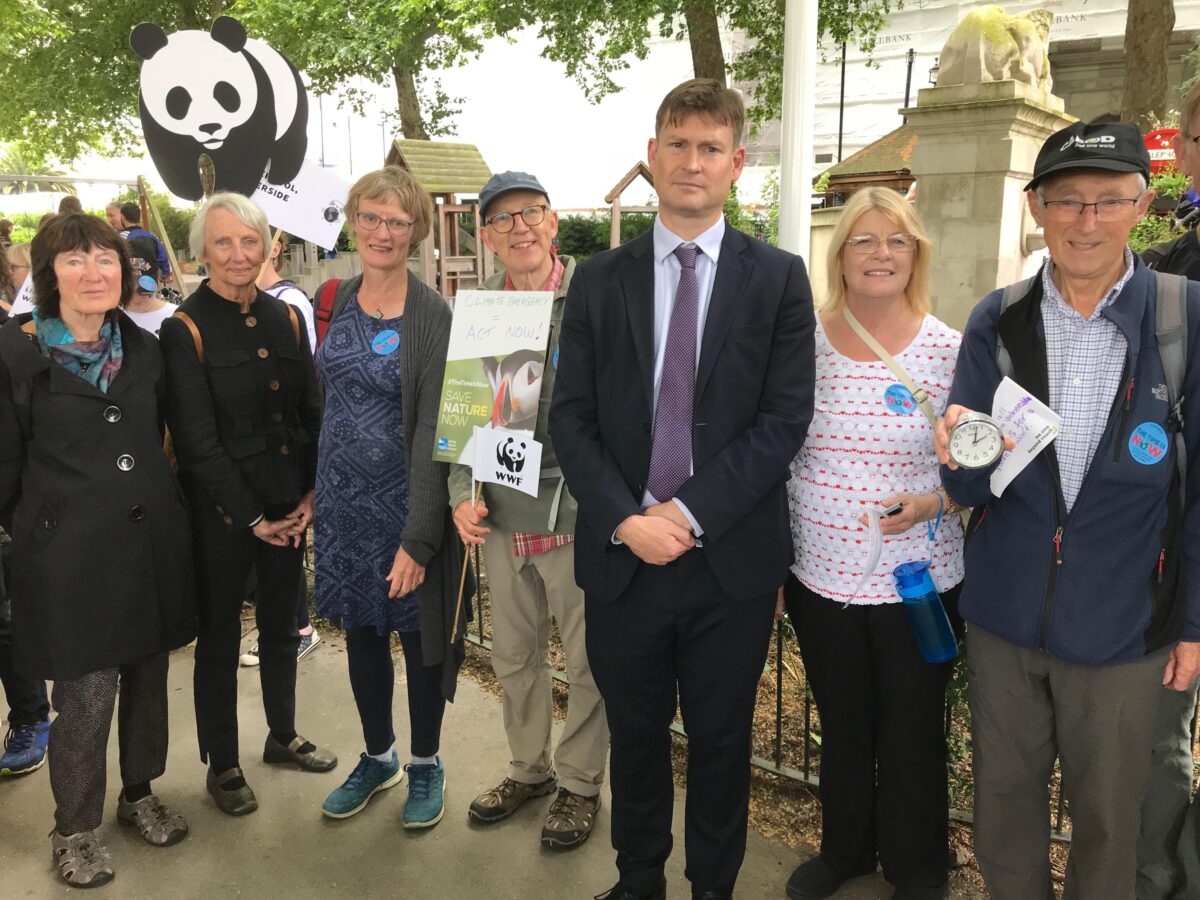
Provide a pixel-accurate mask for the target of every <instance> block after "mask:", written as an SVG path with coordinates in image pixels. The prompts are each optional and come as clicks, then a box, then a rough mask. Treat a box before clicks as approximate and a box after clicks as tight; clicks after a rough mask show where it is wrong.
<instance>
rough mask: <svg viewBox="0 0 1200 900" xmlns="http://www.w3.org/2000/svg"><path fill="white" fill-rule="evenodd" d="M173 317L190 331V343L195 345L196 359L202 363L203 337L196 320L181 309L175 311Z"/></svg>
mask: <svg viewBox="0 0 1200 900" xmlns="http://www.w3.org/2000/svg"><path fill="white" fill-rule="evenodd" d="M175 318H177V319H178V320H179V321H181V322H182V323H183V324H184V325H186V326H187V330H188V331H190V332H191V333H192V343H193V344H195V345H196V359H198V360H199V361H200V365H204V338H202V337H200V329H199V328H197V327H196V322H195V321H194V320H193V319H192V317H191V316H189V315H188V314H187V313H185V312H184V311H183V310H181V309H178V310H176V311H175Z"/></svg>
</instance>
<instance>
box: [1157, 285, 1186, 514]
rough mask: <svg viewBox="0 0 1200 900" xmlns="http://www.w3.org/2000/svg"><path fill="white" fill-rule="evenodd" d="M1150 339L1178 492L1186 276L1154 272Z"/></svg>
mask: <svg viewBox="0 0 1200 900" xmlns="http://www.w3.org/2000/svg"><path fill="white" fill-rule="evenodd" d="M1154 279H1155V287H1156V289H1157V296H1156V298H1155V312H1154V339H1155V341H1157V342H1158V356H1159V359H1160V360H1162V367H1163V375H1164V377H1165V378H1166V380H1167V403H1168V404H1169V405H1170V409H1169V410H1168V412H1167V427H1168V428H1169V429H1170V431H1171V432H1173V433H1174V435H1175V466H1176V468H1177V469H1178V470H1179V490H1180V493H1181V494H1182V492H1183V488H1184V484H1185V478H1186V475H1187V448H1186V447H1185V446H1184V443H1183V424H1184V420H1183V378H1184V375H1185V374H1186V373H1187V284H1188V283H1187V279H1186V278H1184V277H1183V276H1182V275H1171V274H1169V273H1167V272H1155V273H1154Z"/></svg>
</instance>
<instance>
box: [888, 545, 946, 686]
mask: <svg viewBox="0 0 1200 900" xmlns="http://www.w3.org/2000/svg"><path fill="white" fill-rule="evenodd" d="M892 577H893V578H894V579H895V580H896V591H897V592H898V593H899V594H900V598H901V599H902V600H903V601H904V611H905V612H906V613H908V622H909V624H910V625H912V630H913V636H914V637H915V638H916V639H917V649H918V650H920V651H921V656H922V657H923V658H924V660H925V662H929V663H942V662H947V661H949V660H952V659H954V657H956V656H958V641H957V639H955V637H954V630H953V629H952V628H951V627H950V618H949V617H948V616H947V615H946V610H945V608H944V607H943V606H942V598H941V597H940V596H938V592H937V587H935V586H934V583H933V579H932V578H931V577H930V576H929V562H928V561H927V560H921V561H920V562H910V563H904V564H903V565H899V566H896V569H895V571H893V572H892Z"/></svg>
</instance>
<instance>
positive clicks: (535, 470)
mask: <svg viewBox="0 0 1200 900" xmlns="http://www.w3.org/2000/svg"><path fill="white" fill-rule="evenodd" d="M471 443H472V445H473V446H474V448H475V460H474V464H473V465H472V466H471V470H472V472H473V473H474V476H475V480H476V481H486V482H488V483H489V484H498V485H501V486H503V487H510V488H513V489H514V490H518V491H520V492H521V493H523V494H528V495H529V496H531V497H536V496H537V495H538V487H539V486H540V485H539V482H540V480H541V474H542V445H541V444H540V443H539V442H538V441H535V440H534V439H533V438H532V437H530V436H529V435H528V434H526V433H524V432H520V431H509V430H508V429H507V428H478V427H477V428H475V433H474V437H473V439H472V441H471Z"/></svg>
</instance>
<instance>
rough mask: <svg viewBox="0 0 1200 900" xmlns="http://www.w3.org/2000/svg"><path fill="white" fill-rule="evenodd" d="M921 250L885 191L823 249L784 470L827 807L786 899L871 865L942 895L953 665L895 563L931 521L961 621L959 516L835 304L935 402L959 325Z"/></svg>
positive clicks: (791, 610)
mask: <svg viewBox="0 0 1200 900" xmlns="http://www.w3.org/2000/svg"><path fill="white" fill-rule="evenodd" d="M932 255H933V254H932V247H931V245H930V243H929V239H928V237H927V236H926V234H925V229H924V226H923V225H922V224H921V221H920V219H919V218H918V217H917V214H916V211H915V210H914V209H913V208H912V207H911V205H910V204H909V203H908V202H907V201H906V200H904V199H903V197H901V195H900V194H898V193H896V192H894V191H892V190H890V189H887V188H868V189H866V190H862V191H859V192H858V193H856V194H855V195H854V196H853V197H852V198H851V200H850V202H849V203H848V204H847V206H846V208H845V209H844V210H843V212H842V216H841V219H840V220H839V223H838V227H837V229H836V230H835V232H834V236H833V243H832V245H831V249H830V251H829V257H828V262H827V269H828V273H829V276H828V277H829V290H828V297H829V299H828V301H827V302H826V304H825V306H824V307H823V309H822V311H821V314H820V317H819V319H818V323H817V332H816V353H817V360H816V373H817V378H816V398H815V413H814V417H813V423H812V426H811V427H810V428H809V432H808V440H807V442H806V443H805V446H804V449H803V450H801V451H800V454H799V455H798V456H797V457H796V459H795V461H794V462H793V464H792V475H791V479H790V480H789V482H788V494H789V499H790V503H791V520H792V538H793V540H794V542H795V546H796V562H795V565H793V567H792V576H791V577H790V578H789V579H788V583H787V585H786V587H785V588H784V596H785V601H786V606H787V612H788V615H789V617H790V618H791V621H792V625H793V626H794V628H795V630H796V635H797V637H798V639H799V642H800V652H801V655H802V656H803V659H804V668H805V673H806V675H807V678H808V683H809V685H810V686H811V687H812V691H813V696H814V697H815V699H816V701H817V709H818V710H819V712H820V715H821V733H822V747H821V801H822V817H823V828H822V844H821V853H820V855H819V856H817V857H815V858H814V859H811V860H809V861H808V862H806V863H804V864H803V865H801V866H800V867H799V868H797V869H796V870H795V872H793V873H792V877H791V879H790V880H789V882H788V896H789V897H792V898H820V897H828V896H831V895H832V894H833V893H834V892H835V891H836V890H837V888H838V887H839V886H840V885H841V884H842V882H844V881H846V880H847V879H850V878H853V877H855V876H858V875H863V874H867V873H869V872H874V871H875V868H876V864H877V863H879V864H882V867H883V873H884V875H885V877H886V878H887V879H888V881H890V882H891V883H892V884H893V885H895V889H896V890H895V894H894V895H893V896H894V898H896V900H940V898H943V897H944V896H945V894H946V879H947V874H948V846H947V840H948V834H947V828H948V826H947V790H946V748H945V739H944V734H943V727H944V725H943V723H944V717H945V690H946V683H947V681H948V680H949V677H950V671H951V667H952V665H953V663H942V664H936V665H935V664H930V663H927V662H925V661H924V659H922V657H921V655H920V653H919V652H918V650H917V645H916V641H915V639H914V637H913V633H912V629H911V627H910V626H909V623H908V620H907V617H906V614H905V612H904V610H903V607H902V604H901V602H900V597H899V595H898V594H897V593H896V589H895V587H894V583H893V579H892V574H891V573H892V570H893V569H895V567H896V566H898V565H900V564H901V563H904V562H911V561H915V560H922V559H930V555H929V553H930V550H929V547H930V545H929V537H928V529H929V528H930V526H931V525H932V524H933V523H934V522H938V525H937V528H936V532H935V534H934V537H935V543H934V547H933V555H932V560H931V562H932V565H931V567H930V569H931V573H932V576H933V579H934V581H935V583H936V584H937V587H938V589H939V591H940V592H941V595H942V600H943V603H944V604H945V606H946V609H947V612H948V613H949V614H950V618H951V622H952V623H953V624H954V627H955V629H956V630H957V631H958V632H959V634H960V635H961V628H962V620H961V619H960V618H959V616H958V613H957V598H958V586H959V583H960V582H961V581H962V577H963V561H962V539H963V533H962V524H961V521H960V519H959V517H958V516H957V515H953V514H951V513H953V512H954V511H955V508H954V507H953V505H952V504H951V503H950V502H949V499H948V498H947V497H946V496H945V494H944V493H943V492H942V490H941V487H940V481H939V476H938V461H937V457H936V456H935V455H934V453H933V442H932V438H933V428H932V426H931V425H930V423H929V420H928V418H927V417H926V416H925V415H924V414H923V412H922V411H921V409H920V407H919V405H918V403H917V402H916V399H915V398H914V396H913V394H912V392H911V391H909V390H908V389H907V388H905V387H904V385H903V384H901V383H900V380H899V379H898V378H897V376H896V375H894V374H893V373H892V371H891V370H890V369H889V368H888V366H887V365H886V364H885V363H884V362H882V361H881V360H880V359H879V357H878V356H876V354H875V353H874V352H873V351H872V350H871V348H870V347H868V346H867V345H866V344H865V343H864V342H863V340H862V339H861V338H860V337H859V336H858V335H857V334H856V333H855V331H854V330H853V329H852V328H851V326H850V324H849V322H848V321H847V318H846V316H845V313H844V310H845V309H848V310H849V311H850V312H851V313H852V314H853V316H854V318H856V319H857V320H858V322H859V323H861V325H862V326H863V327H864V328H865V329H866V330H867V331H868V332H869V333H870V335H871V336H872V337H874V338H875V340H876V341H878V342H879V343H880V344H882V345H883V347H884V349H886V350H887V351H888V353H890V354H891V355H892V356H893V357H894V358H895V359H896V361H897V362H898V363H899V364H900V366H901V367H903V368H904V370H905V371H906V372H907V373H908V375H909V377H910V378H911V380H912V381H913V382H915V384H916V386H917V387H919V388H923V389H924V390H925V392H926V393H927V394H928V395H929V399H930V401H931V402H932V404H933V406H934V409H935V411H936V412H937V413H938V414H939V415H940V414H941V413H942V412H943V411H944V410H945V406H946V398H947V397H948V395H949V392H950V382H951V380H952V379H953V376H954V364H955V360H956V358H957V356H958V345H959V342H960V340H961V335H960V334H959V333H958V332H957V331H955V330H954V329H952V328H950V327H949V326H947V325H945V324H944V323H942V322H940V321H938V320H937V319H936V318H934V317H933V316H932V315H930V314H929V308H930V301H929V284H930V270H931V266H932ZM897 504H898V505H899V511H898V512H896V513H894V514H892V515H890V516H886V517H884V518H882V519H881V523H880V525H881V530H882V533H883V548H882V553H881V556H880V558H879V562H878V564H877V565H876V566H875V567H874V568H873V569H872V570H871V571H870V572H867V571H865V569H866V568H867V566H868V565H869V559H868V556H869V554H870V547H869V543H870V541H869V533H868V522H869V520H868V518H867V517H868V516H869V515H872V514H874V512H873V510H874V508H875V507H876V506H879V507H884V508H888V507H892V506H895V505H897ZM939 510H942V511H943V513H944V514H943V515H942V516H941V518H940V521H939V517H938V512H939Z"/></svg>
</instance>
